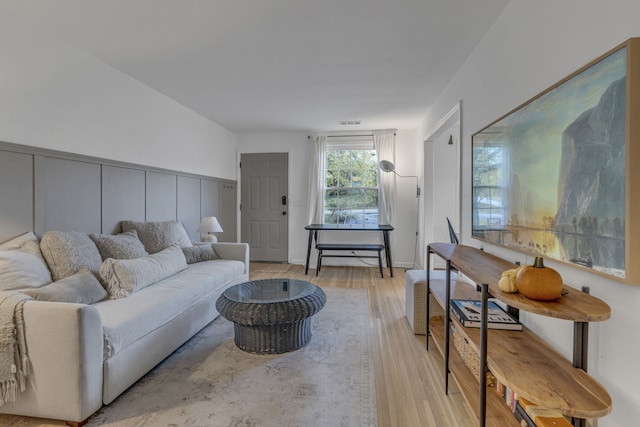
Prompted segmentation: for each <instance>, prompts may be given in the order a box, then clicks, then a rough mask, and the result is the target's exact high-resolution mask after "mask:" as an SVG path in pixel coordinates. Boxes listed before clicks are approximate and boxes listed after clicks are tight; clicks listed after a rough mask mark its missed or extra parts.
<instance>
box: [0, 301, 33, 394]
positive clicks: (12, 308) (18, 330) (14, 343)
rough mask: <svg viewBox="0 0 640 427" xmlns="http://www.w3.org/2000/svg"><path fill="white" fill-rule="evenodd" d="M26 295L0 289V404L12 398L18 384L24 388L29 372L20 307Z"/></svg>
mask: <svg viewBox="0 0 640 427" xmlns="http://www.w3.org/2000/svg"><path fill="white" fill-rule="evenodd" d="M30 299H33V298H31V297H29V296H27V295H24V294H20V293H16V292H0V406H2V405H4V404H5V403H11V402H15V401H16V399H17V397H18V387H20V389H19V390H20V391H24V389H25V385H26V378H27V376H28V375H29V358H28V356H27V346H26V341H25V335H24V317H23V311H22V309H23V305H24V303H25V302H26V301H27V300H30Z"/></svg>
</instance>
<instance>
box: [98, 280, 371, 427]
mask: <svg viewBox="0 0 640 427" xmlns="http://www.w3.org/2000/svg"><path fill="white" fill-rule="evenodd" d="M324 291H325V293H326V294H327V303H326V305H325V307H324V308H323V309H322V310H321V311H320V312H319V313H318V314H316V315H315V316H314V317H313V318H312V334H313V335H312V338H311V341H310V342H309V343H308V344H307V345H306V346H305V347H303V348H301V349H299V350H296V351H293V352H289V353H284V354H279V355H262V356H261V355H255V354H250V353H246V352H244V351H242V350H240V349H238V348H237V347H236V346H235V344H234V342H233V324H232V323H231V322H229V321H228V320H226V319H224V318H222V317H218V318H217V319H216V320H214V321H213V322H212V323H211V324H209V325H208V326H207V327H205V328H204V329H203V330H202V331H200V332H199V333H198V334H197V335H196V336H194V337H193V338H192V339H191V340H190V341H189V342H187V343H186V344H185V345H183V346H182V347H181V348H180V349H178V350H177V351H176V352H175V353H174V354H172V355H171V356H170V357H169V358H167V359H166V360H165V361H163V362H162V363H161V364H160V365H158V366H157V367H156V368H155V369H153V370H152V371H151V372H149V373H148V374H147V375H146V376H145V377H143V378H142V379H140V381H138V382H137V383H136V384H134V385H133V386H132V387H131V388H130V389H129V390H127V391H126V392H125V393H123V394H122V395H121V396H120V397H118V399H116V400H115V401H114V402H112V403H111V404H110V405H109V406H105V407H103V408H102V409H101V410H100V411H98V412H97V413H96V414H94V415H93V416H92V417H91V418H90V419H89V422H88V426H113V427H116V426H123V427H125V426H126V427H134V426H135V427H138V426H172V427H173V426H206V427H240V426H242V427H316V426H318V427H319V426H323V427H326V426H330V427H356V426H377V414H376V401H375V385H374V372H373V370H374V367H373V356H372V351H371V348H370V337H369V334H370V322H369V316H370V314H369V300H368V295H367V291H366V290H364V289H341V288H326V289H324Z"/></svg>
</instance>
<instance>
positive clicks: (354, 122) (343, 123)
mask: <svg viewBox="0 0 640 427" xmlns="http://www.w3.org/2000/svg"><path fill="white" fill-rule="evenodd" d="M361 122H362V121H361V120H341V121H340V122H338V123H340V126H349V125H359V124H360V123H361Z"/></svg>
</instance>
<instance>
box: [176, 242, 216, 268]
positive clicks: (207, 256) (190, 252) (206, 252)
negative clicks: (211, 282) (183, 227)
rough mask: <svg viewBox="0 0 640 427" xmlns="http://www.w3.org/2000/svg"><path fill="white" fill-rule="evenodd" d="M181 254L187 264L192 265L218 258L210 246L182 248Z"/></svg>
mask: <svg viewBox="0 0 640 427" xmlns="http://www.w3.org/2000/svg"><path fill="white" fill-rule="evenodd" d="M182 253H183V254H184V257H185V258H186V259H187V264H193V263H196V262H202V261H211V260H214V259H218V258H220V257H219V256H218V254H217V253H216V252H215V251H214V250H213V247H212V246H211V244H205V245H195V246H191V247H189V248H182Z"/></svg>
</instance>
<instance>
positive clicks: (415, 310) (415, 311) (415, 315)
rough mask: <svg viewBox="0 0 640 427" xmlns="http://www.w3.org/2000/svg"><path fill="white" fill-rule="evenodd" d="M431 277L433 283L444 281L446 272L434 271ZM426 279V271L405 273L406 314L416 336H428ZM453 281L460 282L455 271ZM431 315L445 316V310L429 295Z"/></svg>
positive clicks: (452, 276) (452, 274)
mask: <svg viewBox="0 0 640 427" xmlns="http://www.w3.org/2000/svg"><path fill="white" fill-rule="evenodd" d="M429 276H430V279H431V281H432V282H433V281H434V280H442V281H444V280H445V278H446V272H445V271H444V270H432V271H431V273H430V274H429ZM426 279H427V271H426V270H407V271H406V273H405V314H406V316H407V320H408V321H409V325H410V326H411V329H413V333H414V334H415V335H426V334H427V325H426V319H425V315H426V313H425V292H426V286H425V283H426ZM451 280H452V281H454V280H460V278H459V277H458V276H457V275H456V273H455V272H454V271H452V272H451ZM429 315H430V316H431V317H433V316H444V310H443V309H442V307H441V306H440V304H438V302H437V301H436V300H435V299H434V297H433V295H429Z"/></svg>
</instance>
